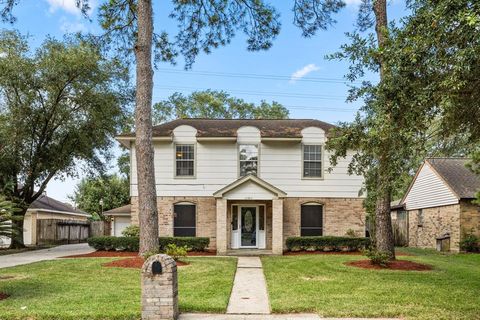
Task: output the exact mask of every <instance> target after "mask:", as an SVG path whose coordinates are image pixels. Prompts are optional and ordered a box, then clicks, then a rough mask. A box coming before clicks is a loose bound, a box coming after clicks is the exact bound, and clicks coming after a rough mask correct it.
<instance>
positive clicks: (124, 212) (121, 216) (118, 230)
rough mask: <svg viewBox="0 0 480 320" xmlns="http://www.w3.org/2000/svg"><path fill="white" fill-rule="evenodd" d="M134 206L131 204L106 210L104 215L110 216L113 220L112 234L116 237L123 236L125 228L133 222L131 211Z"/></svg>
mask: <svg viewBox="0 0 480 320" xmlns="http://www.w3.org/2000/svg"><path fill="white" fill-rule="evenodd" d="M131 210H132V206H131V205H130V204H128V205H126V206H123V207H119V208H115V209H112V210H108V211H105V212H104V213H103V215H105V216H107V217H110V219H111V220H110V221H111V235H112V236H115V237H121V236H122V231H123V230H125V228H126V227H128V226H129V225H130V223H131V215H130V212H131Z"/></svg>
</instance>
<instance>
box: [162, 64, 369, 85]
mask: <svg viewBox="0 0 480 320" xmlns="http://www.w3.org/2000/svg"><path fill="white" fill-rule="evenodd" d="M158 70H159V71H161V72H164V73H170V74H183V75H198V76H210V77H226V78H247V79H259V80H288V81H290V80H292V81H295V82H317V83H334V84H349V83H350V84H359V83H360V82H358V81H353V82H351V81H349V80H346V79H340V78H327V77H303V78H295V77H292V76H287V75H274V74H255V73H231V72H214V71H200V70H199V71H192V70H190V71H185V70H176V69H167V68H159V69H158Z"/></svg>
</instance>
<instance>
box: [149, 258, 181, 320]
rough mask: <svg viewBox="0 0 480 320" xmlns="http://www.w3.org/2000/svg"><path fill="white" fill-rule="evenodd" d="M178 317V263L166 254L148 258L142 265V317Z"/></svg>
mask: <svg viewBox="0 0 480 320" xmlns="http://www.w3.org/2000/svg"><path fill="white" fill-rule="evenodd" d="M177 318H178V278H177V264H176V263H175V260H173V259H172V258H171V257H170V256H168V255H166V254H157V255H154V256H151V257H150V258H148V259H147V260H146V261H145V263H144V264H143V267H142V319H143V320H175V319H177Z"/></svg>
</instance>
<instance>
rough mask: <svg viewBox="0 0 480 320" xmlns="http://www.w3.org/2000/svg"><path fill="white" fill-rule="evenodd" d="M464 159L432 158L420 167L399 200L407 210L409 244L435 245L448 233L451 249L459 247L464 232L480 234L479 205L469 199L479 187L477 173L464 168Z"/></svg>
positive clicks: (455, 249)
mask: <svg viewBox="0 0 480 320" xmlns="http://www.w3.org/2000/svg"><path fill="white" fill-rule="evenodd" d="M467 162H468V159H459V158H431V159H427V160H425V162H424V163H423V164H422V166H421V167H420V168H419V170H418V171H417V174H416V176H415V178H414V180H413V181H412V183H411V185H410V187H409V189H408V191H407V193H406V194H405V196H404V197H403V199H402V201H401V207H402V208H401V209H402V210H404V211H405V212H406V213H407V219H408V245H409V246H412V247H421V248H436V246H437V238H440V237H444V236H447V237H450V250H452V251H459V250H460V246H459V243H460V241H461V240H462V237H463V236H464V235H465V234H466V233H473V234H476V235H477V236H480V207H479V206H478V205H475V204H473V203H472V200H473V199H474V198H475V192H476V191H478V190H480V177H478V176H476V175H475V174H474V173H472V172H471V171H470V170H468V168H466V166H465V164H466V163H467ZM396 210H397V211H398V210H400V208H396ZM396 214H397V213H394V214H393V215H392V218H394V217H395V215H396Z"/></svg>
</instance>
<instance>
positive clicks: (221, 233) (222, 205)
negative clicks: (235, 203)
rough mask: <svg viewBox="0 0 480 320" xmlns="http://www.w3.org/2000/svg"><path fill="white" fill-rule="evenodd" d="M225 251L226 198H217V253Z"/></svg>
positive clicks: (224, 252)
mask: <svg viewBox="0 0 480 320" xmlns="http://www.w3.org/2000/svg"><path fill="white" fill-rule="evenodd" d="M226 253H227V199H217V254H226Z"/></svg>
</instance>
